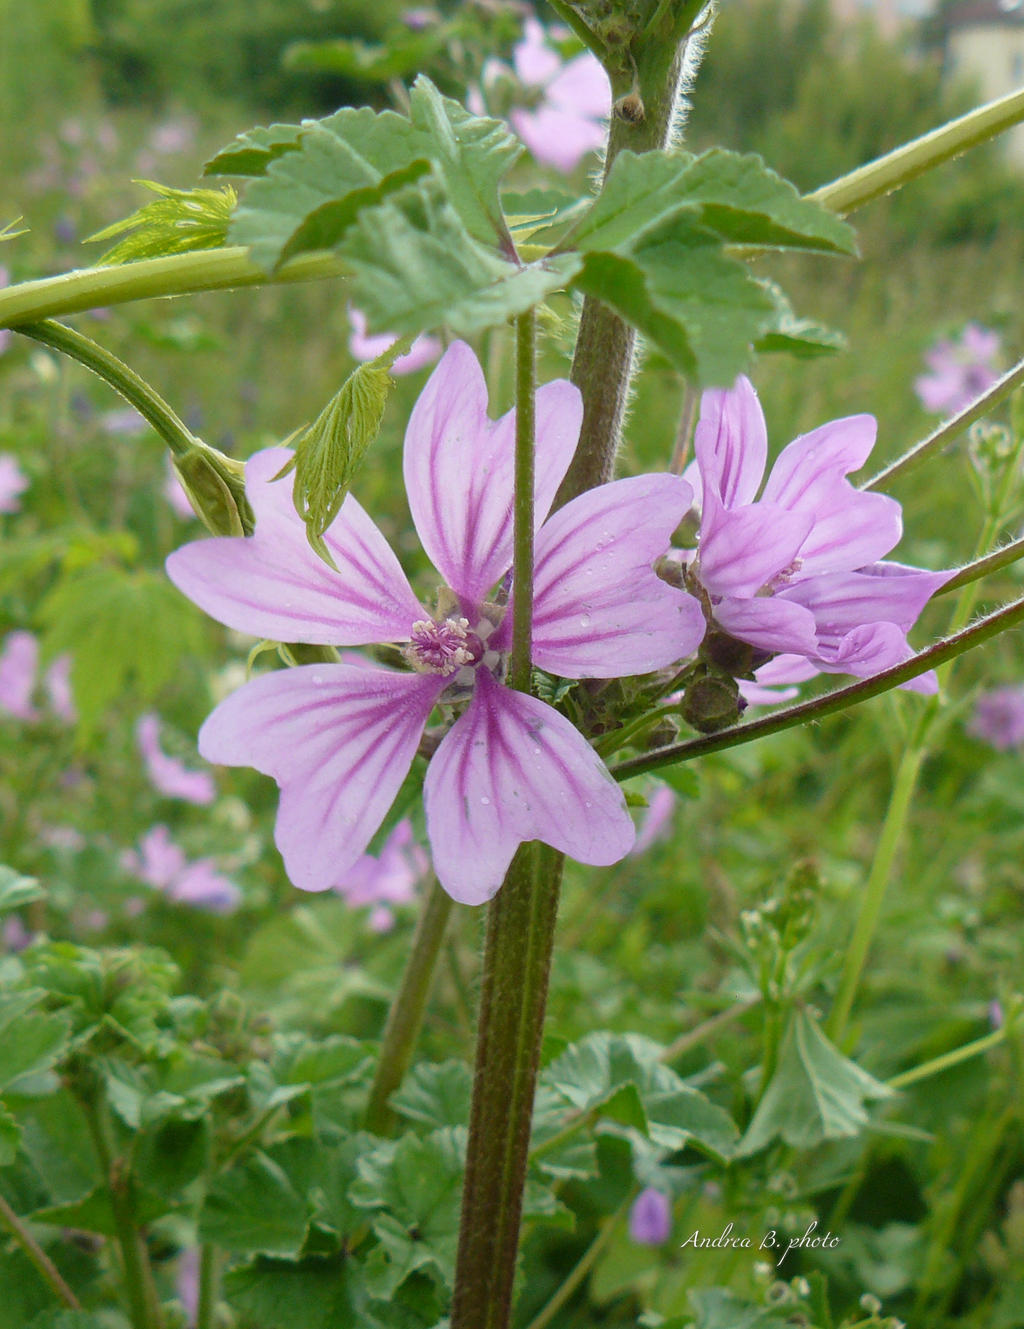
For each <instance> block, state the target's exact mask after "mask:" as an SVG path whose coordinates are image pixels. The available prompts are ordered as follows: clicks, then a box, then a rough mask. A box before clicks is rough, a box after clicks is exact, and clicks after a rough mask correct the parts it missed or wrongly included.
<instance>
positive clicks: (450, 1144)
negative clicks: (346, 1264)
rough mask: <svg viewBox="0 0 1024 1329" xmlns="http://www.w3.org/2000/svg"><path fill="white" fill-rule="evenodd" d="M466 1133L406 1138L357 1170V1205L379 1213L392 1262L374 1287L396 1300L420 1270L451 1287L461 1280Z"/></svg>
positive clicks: (378, 1227) (377, 1229)
mask: <svg viewBox="0 0 1024 1329" xmlns="http://www.w3.org/2000/svg"><path fill="white" fill-rule="evenodd" d="M465 1150H466V1132H465V1130H463V1129H462V1128H461V1127H457V1128H451V1127H449V1128H446V1129H444V1130H439V1131H433V1132H431V1134H429V1135H426V1136H423V1137H420V1136H418V1135H405V1136H403V1137H402V1139H400V1140H399V1141H398V1142H397V1143H388V1144H385V1145H382V1146H381V1147H380V1148H378V1149H376V1150H374V1151H373V1152H372V1153H370V1154H369V1155H367V1156H366V1157H364V1158H361V1159H360V1160H359V1162H358V1164H357V1167H358V1172H359V1179H358V1181H356V1182H355V1184H354V1185H353V1186H352V1188H351V1191H350V1198H351V1200H352V1202H353V1204H356V1205H358V1206H360V1207H361V1208H364V1209H374V1210H377V1211H378V1212H376V1213H374V1215H373V1217H372V1219H371V1224H372V1226H373V1230H374V1233H375V1234H376V1235H377V1237H378V1238H379V1240H380V1242H381V1245H382V1246H383V1248H384V1251H385V1253H386V1256H387V1263H386V1265H382V1266H381V1267H380V1268H379V1269H378V1270H377V1271H376V1276H375V1278H374V1282H373V1284H372V1286H373V1288H374V1292H375V1295H377V1296H379V1297H382V1298H386V1297H389V1296H390V1295H392V1293H393V1292H394V1291H395V1289H396V1288H398V1287H399V1286H400V1285H401V1284H402V1283H403V1282H404V1281H405V1279H406V1278H407V1277H408V1276H409V1275H410V1274H411V1273H413V1272H414V1271H415V1270H417V1269H434V1270H436V1271H437V1273H438V1274H439V1275H440V1276H441V1278H442V1279H443V1280H444V1282H445V1283H446V1284H450V1283H451V1281H452V1279H453V1278H454V1274H455V1248H456V1245H457V1243H458V1235H459V1208H460V1203H461V1198H462V1177H463V1171H464V1168H465Z"/></svg>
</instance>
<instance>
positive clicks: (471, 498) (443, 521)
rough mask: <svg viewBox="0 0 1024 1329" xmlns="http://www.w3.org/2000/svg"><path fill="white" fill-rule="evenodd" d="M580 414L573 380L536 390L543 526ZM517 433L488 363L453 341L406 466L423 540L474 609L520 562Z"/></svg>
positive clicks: (428, 390) (425, 395) (423, 402)
mask: <svg viewBox="0 0 1024 1329" xmlns="http://www.w3.org/2000/svg"><path fill="white" fill-rule="evenodd" d="M582 418H583V404H582V400H581V398H580V394H579V392H578V390H577V389H576V388H575V387H573V386H572V384H571V383H568V382H566V381H565V380H557V381H556V382H554V383H548V384H546V385H545V386H544V387H542V388H541V389H540V390H539V391H538V393H537V455H536V486H535V496H534V505H535V512H536V521H537V525H538V526H539V525H540V523H541V522H542V521H543V520H544V518H545V517H546V516H547V514H548V511H549V509H550V507H551V504H552V502H553V500H554V497H555V490H556V489H557V488H558V485H559V483H560V482H561V480H562V477H563V476H564V475H565V472H566V470H567V468H568V466H569V462H570V460H571V459H572V454H573V451H574V450H575V447H576V442H577V439H578V438H579V431H580V422H581V420H582ZM514 443H515V414H514V412H512V411H510V412H509V413H508V414H507V415H504V416H502V418H501V419H500V420H498V421H496V422H493V423H492V422H491V421H490V420H489V419H488V416H487V385H486V383H485V382H484V376H483V371H482V370H481V368H480V365H479V364H478V362H477V358H476V356H475V355H474V354H473V352H472V350H470V348H469V347H468V346H467V345H466V344H465V343H464V342H454V343H453V344H452V345H451V346H450V347H449V348H448V350H447V351H446V352H445V354H444V356H443V357H442V359H441V362H440V364H439V365H438V366H437V368H436V369H435V370H434V372H433V373H432V374H431V376H430V378H429V379H428V380H427V384H426V386H425V387H424V389H423V391H422V392H421V393H420V396H419V400H418V401H417V403H416V405H415V407H414V408H413V412H412V415H411V416H410V419H409V426H408V429H407V430H406V434H405V461H404V468H405V487H406V489H407V491H408V494H409V506H410V508H411V510H412V517H413V521H414V522H415V524H416V529H417V531H418V532H419V536H420V540H421V541H422V543H423V548H424V549H425V550H426V551H427V553H428V554H429V556H430V558H431V561H432V562H433V564H434V566H435V567H436V568H437V570H438V571H439V572H440V573H441V575H442V576H443V577H444V579H445V581H446V582H447V584H448V585H449V586H451V587H452V589H453V590H454V591H455V592H456V593H457V594H458V595H459V596H460V598H461V599H462V602H463V609H464V612H466V613H467V615H469V614H470V613H472V612H474V611H475V609H476V607H477V606H479V604H480V602H481V601H482V600H483V599H484V598H485V596H486V594H487V592H488V591H489V590H490V588H491V587H492V586H493V585H494V584H495V582H497V581H498V579H499V578H500V577H501V576H503V575H504V573H505V572H506V571H507V570H508V568H509V566H510V565H511V563H512V489H513V467H514ZM365 640H371V639H370V638H365ZM373 640H385V641H386V640H394V638H393V636H385V637H379V638H374V639H373Z"/></svg>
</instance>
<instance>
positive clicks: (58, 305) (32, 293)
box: [0, 245, 346, 328]
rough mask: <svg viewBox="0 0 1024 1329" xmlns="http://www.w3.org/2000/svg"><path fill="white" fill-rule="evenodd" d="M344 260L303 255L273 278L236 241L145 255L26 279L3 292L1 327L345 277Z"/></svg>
mask: <svg viewBox="0 0 1024 1329" xmlns="http://www.w3.org/2000/svg"><path fill="white" fill-rule="evenodd" d="M345 273H346V268H345V265H344V264H343V263H342V262H341V260H340V259H337V258H334V256H333V255H329V254H302V255H300V256H299V257H298V258H294V259H291V260H290V261H289V262H288V263H286V264H285V265H284V266H283V267H282V268H281V270H280V271H279V272H275V273H274V274H273V276H268V274H267V273H265V272H264V271H263V269H262V268H258V267H257V266H256V264H255V263H254V262H253V261H252V259H251V258H250V257H249V251H248V249H246V248H244V247H243V246H241V245H232V246H230V247H227V248H224V249H203V250H199V251H197V252H196V253H191V254H172V255H169V256H168V257H167V258H145V259H140V260H139V261H138V262H136V263H125V264H122V265H121V266H120V267H110V268H80V269H78V270H77V271H75V272H65V273H62V274H61V275H60V276H59V277H43V278H41V279H40V280H39V281H28V282H22V283H20V284H19V285H18V286H9V287H7V288H6V289H5V290H2V291H0V328H10V327H15V326H16V325H17V324H18V323H37V322H39V320H40V319H44V318H51V317H53V316H54V315H56V314H77V313H81V312H82V311H83V310H86V309H98V308H100V307H101V306H104V307H105V306H107V305H117V304H125V303H127V302H128V301H131V300H149V299H152V298H153V297H154V296H164V295H196V294H198V293H199V292H200V291H223V290H231V289H234V288H235V287H240V286H266V285H286V284H288V283H291V282H299V281H315V280H318V279H322V278H324V277H341V276H344V275H345Z"/></svg>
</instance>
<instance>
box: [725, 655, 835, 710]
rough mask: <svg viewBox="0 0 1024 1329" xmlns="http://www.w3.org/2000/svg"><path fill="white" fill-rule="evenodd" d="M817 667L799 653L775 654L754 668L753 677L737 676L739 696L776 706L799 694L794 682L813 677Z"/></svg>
mask: <svg viewBox="0 0 1024 1329" xmlns="http://www.w3.org/2000/svg"><path fill="white" fill-rule="evenodd" d="M820 672H821V671H820V670H819V669H818V668H817V666H816V665H812V664H811V662H810V660H805V659H804V658H803V656H801V655H776V656H775V658H774V659H772V660H769V661H768V663H767V664H764V665H761V667H760V668H759V669H755V670H754V681H753V682H750V680H749V679H742V678H741V679H740V680H739V689H740V696H741V697H742V698H743V700H744V701H745V702H746V703H747V705H748V706H778V704H779V703H780V702H783V701H793V699H794V698H795V697H798V696H799V695H800V689H799V687H797V686H796V685H797V684H799V683H806V682H807V680H808V679H809V678H815V677H816V676H817V675H818V674H819V673H820Z"/></svg>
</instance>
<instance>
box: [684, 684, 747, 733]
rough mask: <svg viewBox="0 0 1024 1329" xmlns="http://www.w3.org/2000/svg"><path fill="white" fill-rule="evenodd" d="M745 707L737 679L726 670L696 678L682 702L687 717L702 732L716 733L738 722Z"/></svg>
mask: <svg viewBox="0 0 1024 1329" xmlns="http://www.w3.org/2000/svg"><path fill="white" fill-rule="evenodd" d="M741 710H742V704H741V699H740V690H739V688H738V686H737V684H736V680H735V679H733V678H728V677H726V675H724V674H707V675H705V676H704V677H699V676H698V677H697V678H695V679H694V680H693V682H691V683H690V684H689V686H688V687H687V689H686V695H685V697H684V699H683V706H682V714H683V719H684V720H685V721H686V723H687V724H689V725H692V726H693V728H694V729H696V730H697V732H698V733H701V734H714V733H717V732H718V730H719V729H725V728H727V727H728V726H729V725H731V724H735V723H736V721H737V720H738V719H739V718H740V711H741Z"/></svg>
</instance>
